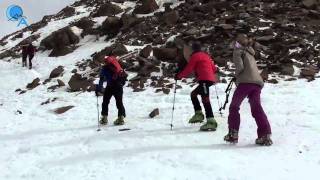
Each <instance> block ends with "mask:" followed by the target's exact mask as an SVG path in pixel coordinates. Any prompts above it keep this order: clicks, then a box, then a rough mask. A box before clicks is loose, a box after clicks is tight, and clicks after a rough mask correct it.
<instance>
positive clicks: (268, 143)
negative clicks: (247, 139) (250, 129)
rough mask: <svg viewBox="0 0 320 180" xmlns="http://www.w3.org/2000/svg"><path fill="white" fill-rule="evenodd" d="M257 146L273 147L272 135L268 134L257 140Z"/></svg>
mask: <svg viewBox="0 0 320 180" xmlns="http://www.w3.org/2000/svg"><path fill="white" fill-rule="evenodd" d="M256 144H257V145H260V146H271V145H272V144H273V142H272V140H271V134H267V135H265V136H262V137H260V138H257V139H256Z"/></svg>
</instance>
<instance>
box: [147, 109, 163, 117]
mask: <svg viewBox="0 0 320 180" xmlns="http://www.w3.org/2000/svg"><path fill="white" fill-rule="evenodd" d="M159 114H160V111H159V108H156V109H154V110H153V111H152V112H151V113H150V114H149V117H150V118H154V117H156V116H159Z"/></svg>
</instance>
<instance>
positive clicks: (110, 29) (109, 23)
mask: <svg viewBox="0 0 320 180" xmlns="http://www.w3.org/2000/svg"><path fill="white" fill-rule="evenodd" d="M121 27H122V22H121V20H120V18H118V17H108V18H107V19H106V20H105V21H104V22H103V23H102V26H101V27H100V29H101V32H102V34H103V35H108V38H109V39H110V38H113V37H115V36H116V35H117V34H118V33H119V32H120V29H121Z"/></svg>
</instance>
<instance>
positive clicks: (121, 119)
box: [113, 116, 124, 126]
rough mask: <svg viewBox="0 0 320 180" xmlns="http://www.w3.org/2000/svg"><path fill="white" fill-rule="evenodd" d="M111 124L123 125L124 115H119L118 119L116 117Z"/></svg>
mask: <svg viewBox="0 0 320 180" xmlns="http://www.w3.org/2000/svg"><path fill="white" fill-rule="evenodd" d="M113 124H114V125H115V126H121V125H124V116H119V117H118V119H116V120H115V121H114V122H113Z"/></svg>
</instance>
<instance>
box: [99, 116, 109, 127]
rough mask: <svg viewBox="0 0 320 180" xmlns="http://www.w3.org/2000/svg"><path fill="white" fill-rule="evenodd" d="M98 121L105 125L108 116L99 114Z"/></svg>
mask: <svg viewBox="0 0 320 180" xmlns="http://www.w3.org/2000/svg"><path fill="white" fill-rule="evenodd" d="M99 123H100V124H101V125H106V124H108V116H101V118H100V121H99Z"/></svg>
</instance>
